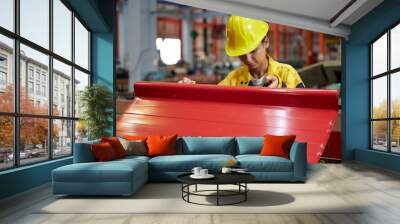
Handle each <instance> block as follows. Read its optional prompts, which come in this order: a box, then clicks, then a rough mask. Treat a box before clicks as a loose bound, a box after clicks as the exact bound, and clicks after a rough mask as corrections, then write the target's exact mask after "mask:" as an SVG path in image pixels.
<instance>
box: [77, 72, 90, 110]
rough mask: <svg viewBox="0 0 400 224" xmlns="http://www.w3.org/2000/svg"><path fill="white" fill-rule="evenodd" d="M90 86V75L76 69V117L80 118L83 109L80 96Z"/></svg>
mask: <svg viewBox="0 0 400 224" xmlns="http://www.w3.org/2000/svg"><path fill="white" fill-rule="evenodd" d="M86 86H89V75H88V74H86V73H83V72H81V71H80V70H78V69H75V117H79V116H80V114H81V107H80V106H79V102H80V100H79V99H80V94H81V92H82V91H83V90H84V89H85V87H86Z"/></svg>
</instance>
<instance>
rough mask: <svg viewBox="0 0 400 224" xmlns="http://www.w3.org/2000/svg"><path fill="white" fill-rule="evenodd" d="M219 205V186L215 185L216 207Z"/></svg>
mask: <svg viewBox="0 0 400 224" xmlns="http://www.w3.org/2000/svg"><path fill="white" fill-rule="evenodd" d="M218 205H219V184H217V206H218Z"/></svg>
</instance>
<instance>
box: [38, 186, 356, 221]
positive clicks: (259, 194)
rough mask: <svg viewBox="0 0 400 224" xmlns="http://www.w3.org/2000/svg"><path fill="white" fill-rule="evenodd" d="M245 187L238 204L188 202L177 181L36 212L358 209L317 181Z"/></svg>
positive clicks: (63, 200)
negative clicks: (127, 195) (218, 204)
mask: <svg viewBox="0 0 400 224" xmlns="http://www.w3.org/2000/svg"><path fill="white" fill-rule="evenodd" d="M248 187H249V189H250V191H249V192H248V198H247V201H245V202H243V203H240V204H237V205H226V206H204V205H195V204H190V203H187V202H185V201H183V200H182V197H181V196H182V195H181V185H180V184H177V183H150V184H146V185H145V186H143V187H142V189H141V190H140V191H138V192H137V193H136V194H135V195H134V196H131V197H122V196H121V197H111V196H110V197H76V196H75V197H72V196H63V197H56V198H55V200H54V201H52V202H50V203H48V204H46V205H43V207H41V208H40V209H39V210H37V211H36V213H57V214H59V213H63V214H65V213H68V214H99V213H101V214H104V213H107V214H114V213H115V214H125V213H360V208H358V207H357V205H355V204H351V203H349V202H346V201H344V200H343V199H342V198H340V197H338V196H337V195H335V194H334V193H332V192H329V191H328V190H326V189H325V188H323V187H321V186H319V185H317V184H282V183H276V184H275V183H272V184H265V183H260V184H256V183H255V184H249V185H248ZM213 188H214V189H215V186H213V185H202V186H199V188H198V190H211V189H213ZM230 188H231V187H225V189H230ZM232 188H233V186H232ZM191 190H194V187H193V188H192V189H191ZM210 194H213V193H210ZM190 199H191V200H192V201H194V202H197V203H206V204H211V205H212V204H213V203H215V202H216V200H215V196H207V197H200V196H192V197H191V198H190ZM238 199H240V198H235V196H234V197H224V199H223V200H222V202H223V203H229V202H233V201H234V200H238Z"/></svg>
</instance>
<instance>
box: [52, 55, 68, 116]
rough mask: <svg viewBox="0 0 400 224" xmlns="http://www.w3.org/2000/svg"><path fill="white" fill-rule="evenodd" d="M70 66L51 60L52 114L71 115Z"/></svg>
mask: <svg viewBox="0 0 400 224" xmlns="http://www.w3.org/2000/svg"><path fill="white" fill-rule="evenodd" d="M71 72H72V70H71V66H69V65H66V64H64V63H62V62H60V61H58V60H55V59H54V60H53V115H56V116H62V117H72V85H71V84H72V80H71V79H72V75H71Z"/></svg>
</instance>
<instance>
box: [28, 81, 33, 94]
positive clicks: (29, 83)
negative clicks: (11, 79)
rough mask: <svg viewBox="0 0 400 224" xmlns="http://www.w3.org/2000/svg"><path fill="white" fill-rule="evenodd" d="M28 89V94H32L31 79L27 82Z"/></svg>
mask: <svg viewBox="0 0 400 224" xmlns="http://www.w3.org/2000/svg"><path fill="white" fill-rule="evenodd" d="M28 91H29V94H33V92H34V88H33V82H31V81H29V82H28Z"/></svg>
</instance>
